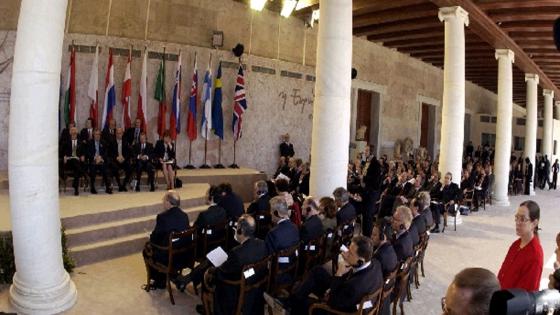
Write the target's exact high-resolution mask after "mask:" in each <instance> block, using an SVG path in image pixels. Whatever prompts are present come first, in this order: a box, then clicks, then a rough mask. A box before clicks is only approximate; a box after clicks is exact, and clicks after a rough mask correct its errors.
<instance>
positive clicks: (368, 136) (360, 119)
mask: <svg viewBox="0 0 560 315" xmlns="http://www.w3.org/2000/svg"><path fill="white" fill-rule="evenodd" d="M380 103H381V94H379V93H377V92H374V91H370V90H362V89H358V93H357V100H356V124H355V126H356V127H355V128H356V133H358V131H359V130H360V128H362V130H363V128H365V133H364V139H363V141H365V142H366V143H368V144H369V145H373V146H374V148H375V149H374V152H373V153H375V154H376V155H378V154H379V128H380V125H379V117H380Z"/></svg>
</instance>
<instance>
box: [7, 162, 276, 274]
mask: <svg viewBox="0 0 560 315" xmlns="http://www.w3.org/2000/svg"><path fill="white" fill-rule="evenodd" d="M178 176H179V177H180V178H181V179H182V180H183V187H182V188H180V189H177V191H178V192H179V194H180V196H181V207H182V208H183V210H185V212H186V213H187V214H188V215H189V219H190V221H191V222H193V221H194V220H195V219H196V217H197V216H198V213H199V212H200V211H202V210H204V209H206V208H207V206H206V205H205V194H206V191H207V189H208V187H209V185H210V184H219V183H222V182H229V183H231V184H232V186H233V189H234V191H235V192H237V193H238V194H239V195H240V196H241V197H242V198H243V200H244V201H245V202H248V201H250V200H251V199H252V193H253V183H254V182H255V181H257V180H259V179H264V178H266V176H265V175H264V174H262V173H260V172H258V171H255V170H251V169H222V170H219V169H206V170H179V173H178ZM158 186H159V190H156V191H155V192H146V191H145V190H146V189H145V187H143V188H144V191H141V192H121V193H118V192H115V193H114V194H113V195H108V194H105V193H104V191H103V189H98V191H99V194H97V195H91V194H89V193H80V196H73V195H72V191H71V189H70V190H68V191H67V192H66V193H62V194H61V196H60V216H61V222H62V226H63V227H64V228H65V229H66V234H67V236H68V248H69V250H70V253H71V256H72V257H73V258H74V259H75V260H76V263H77V265H78V266H83V265H87V264H91V263H94V262H98V261H103V260H107V259H111V258H116V257H121V256H125V255H129V254H133V253H137V252H138V253H139V252H140V251H141V250H142V248H143V245H144V243H145V242H146V240H147V237H148V236H149V234H150V232H151V231H152V229H153V227H154V225H155V216H156V214H157V213H159V212H161V211H162V200H161V198H162V195H163V193H164V190H163V188H164V185H158ZM10 229H11V227H10V208H9V196H8V192H7V191H6V190H4V191H2V192H1V193H0V231H9V230H10Z"/></svg>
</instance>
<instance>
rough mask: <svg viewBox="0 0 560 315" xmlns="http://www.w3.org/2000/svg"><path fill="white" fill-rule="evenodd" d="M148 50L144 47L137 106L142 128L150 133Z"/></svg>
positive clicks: (137, 114) (137, 116)
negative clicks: (148, 115)
mask: <svg viewBox="0 0 560 315" xmlns="http://www.w3.org/2000/svg"><path fill="white" fill-rule="evenodd" d="M147 85H148V51H147V50H145V49H144V58H143V59H142V74H141V75H140V88H139V89H138V107H137V108H136V119H140V120H141V121H142V130H143V131H144V132H145V133H148V117H147V114H148V108H147V107H148V106H147V103H148V93H147V91H148V88H147Z"/></svg>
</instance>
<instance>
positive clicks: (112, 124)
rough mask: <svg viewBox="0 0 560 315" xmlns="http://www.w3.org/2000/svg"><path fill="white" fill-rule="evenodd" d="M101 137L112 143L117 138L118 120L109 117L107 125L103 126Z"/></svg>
mask: <svg viewBox="0 0 560 315" xmlns="http://www.w3.org/2000/svg"><path fill="white" fill-rule="evenodd" d="M101 138H102V139H103V141H104V142H105V143H112V142H113V141H115V140H116V139H117V122H116V121H115V119H114V118H111V119H109V122H108V123H107V126H103V132H102V133H101Z"/></svg>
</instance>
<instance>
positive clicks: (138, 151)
mask: <svg viewBox="0 0 560 315" xmlns="http://www.w3.org/2000/svg"><path fill="white" fill-rule="evenodd" d="M145 144H146V146H145V147H144V150H142V145H141V143H137V144H136V145H135V146H134V149H133V154H134V159H138V155H147V156H148V157H149V160H151V159H153V155H154V147H153V145H152V144H151V143H149V142H146V143H145Z"/></svg>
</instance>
